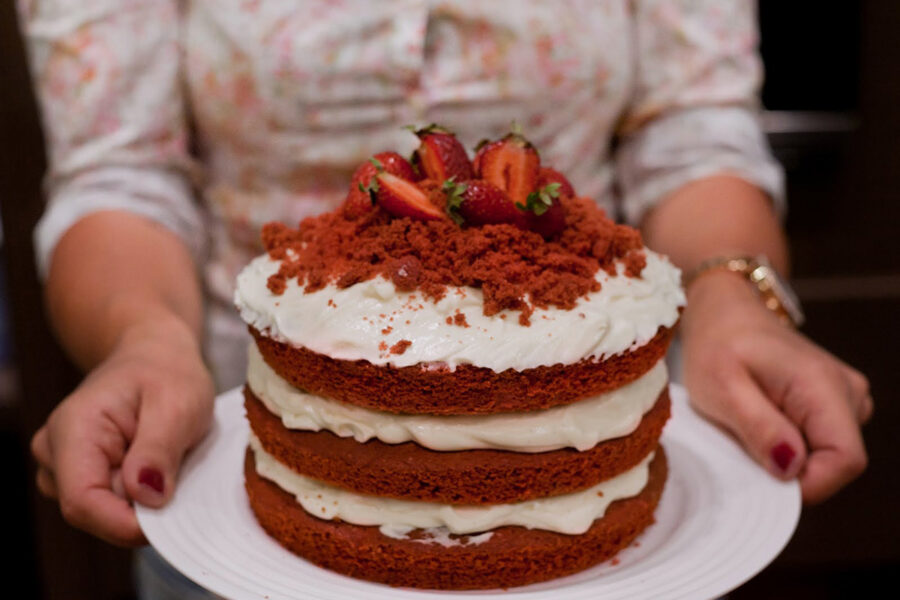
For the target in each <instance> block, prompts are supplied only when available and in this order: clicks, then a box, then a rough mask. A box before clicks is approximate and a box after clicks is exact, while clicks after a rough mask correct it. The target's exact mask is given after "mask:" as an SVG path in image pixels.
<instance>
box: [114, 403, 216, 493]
mask: <svg viewBox="0 0 900 600" xmlns="http://www.w3.org/2000/svg"><path fill="white" fill-rule="evenodd" d="M211 407H212V403H211V400H207V399H205V398H202V399H197V398H192V397H185V396H181V395H177V394H175V393H172V392H169V391H167V390H165V391H163V390H151V391H148V392H146V396H145V397H144V398H142V399H141V407H140V413H139V415H138V423H137V431H136V433H135V437H134V440H133V441H132V444H131V446H130V447H129V449H128V452H127V453H126V455H125V460H124V461H123V463H122V477H123V481H124V484H125V490H126V491H127V492H128V495H129V496H130V497H131V498H132V499H133V500H135V501H136V502H140V503H141V504H144V505H146V506H152V507H160V506H163V505H165V504H166V502H168V501H169V498H171V497H172V493H173V492H174V489H175V480H176V477H177V475H178V467H179V466H180V465H181V460H182V458H183V456H184V453H185V452H186V451H187V450H188V449H189V448H191V447H192V446H193V445H194V444H196V443H197V442H198V441H199V440H200V438H201V437H202V436H203V434H204V433H205V432H206V429H207V427H208V425H209V421H210V415H211Z"/></svg>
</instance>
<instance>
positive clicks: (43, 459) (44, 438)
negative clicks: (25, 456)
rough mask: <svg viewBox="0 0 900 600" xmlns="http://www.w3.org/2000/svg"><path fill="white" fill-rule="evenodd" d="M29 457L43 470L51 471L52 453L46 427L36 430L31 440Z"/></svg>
mask: <svg viewBox="0 0 900 600" xmlns="http://www.w3.org/2000/svg"><path fill="white" fill-rule="evenodd" d="M31 455H32V456H34V459H35V460H36V461H37V462H38V464H39V465H41V466H42V467H44V468H45V469H52V467H53V452H52V451H51V449H50V437H49V436H48V435H47V428H46V427H41V428H40V429H38V431H37V433H35V434H34V437H32V438H31Z"/></svg>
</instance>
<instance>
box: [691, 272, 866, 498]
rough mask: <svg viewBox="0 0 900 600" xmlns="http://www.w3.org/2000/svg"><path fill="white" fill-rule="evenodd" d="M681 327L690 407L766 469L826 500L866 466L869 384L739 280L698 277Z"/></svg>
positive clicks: (720, 275) (724, 275)
mask: <svg viewBox="0 0 900 600" xmlns="http://www.w3.org/2000/svg"><path fill="white" fill-rule="evenodd" d="M682 333H683V351H684V377H685V383H686V385H687V388H688V390H689V391H690V395H691V401H692V403H693V405H694V407H695V408H696V409H697V410H698V411H700V412H701V413H703V414H704V415H706V416H707V417H708V418H710V419H711V420H712V421H714V422H716V423H718V424H720V425H721V426H723V427H724V428H725V429H727V430H729V431H731V432H732V433H733V434H734V435H735V436H736V437H737V438H738V439H739V440H740V441H741V442H742V443H743V445H744V447H745V448H746V449H747V451H748V452H749V453H750V455H751V456H752V457H753V458H754V459H755V460H756V461H758V462H759V463H760V464H761V465H763V466H764V467H765V468H766V469H767V470H769V471H770V472H771V473H773V474H774V475H776V476H778V477H780V478H782V479H792V478H795V477H797V478H799V480H800V486H801V489H802V492H803V499H804V501H805V502H819V501H822V500H824V499H826V498H828V497H829V496H831V495H832V494H834V493H835V492H837V491H838V490H839V489H840V488H841V487H843V486H844V485H845V484H847V483H848V482H850V481H851V480H853V479H854V478H856V477H857V476H858V475H859V474H860V473H862V472H863V470H864V469H865V468H866V462H867V458H866V450H865V447H864V445H863V440H862V436H861V434H860V425H861V424H862V423H865V422H866V421H867V420H868V419H869V417H870V416H871V415H872V408H873V406H872V398H871V396H870V395H869V384H868V381H867V380H866V378H865V377H864V376H863V375H862V374H861V373H859V371H856V370H855V369H853V368H852V367H850V366H848V365H846V364H844V363H843V362H841V361H840V360H838V359H837V358H835V357H834V356H832V355H831V354H829V353H828V352H826V351H825V350H823V349H822V348H819V347H818V346H816V345H815V344H813V343H812V342H810V341H809V340H808V339H806V338H805V337H803V336H802V335H800V334H799V333H797V332H796V331H794V330H793V329H790V328H789V327H786V326H784V325H783V324H782V323H781V322H780V321H779V320H778V319H777V318H776V317H775V316H774V315H773V314H772V313H770V312H769V311H768V310H767V309H766V308H765V307H764V306H763V304H762V303H761V302H760V301H759V299H758V298H756V297H755V294H754V292H753V290H752V288H751V287H750V286H749V285H748V284H747V282H746V281H744V280H742V278H741V277H739V276H737V275H735V274H734V273H729V272H726V271H715V272H709V273H707V274H705V275H703V276H701V277H700V278H699V279H697V280H696V281H695V282H694V283H693V284H692V286H691V287H690V289H689V290H688V308H687V309H686V311H685V313H684V318H683V320H682Z"/></svg>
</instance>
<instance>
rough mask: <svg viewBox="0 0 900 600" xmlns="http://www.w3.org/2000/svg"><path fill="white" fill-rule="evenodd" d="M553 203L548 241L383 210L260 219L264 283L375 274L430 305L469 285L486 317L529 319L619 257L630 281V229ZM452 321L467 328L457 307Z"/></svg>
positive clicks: (633, 239) (309, 283)
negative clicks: (270, 263)
mask: <svg viewBox="0 0 900 600" xmlns="http://www.w3.org/2000/svg"><path fill="white" fill-rule="evenodd" d="M561 201H562V202H564V204H565V209H566V227H565V229H564V230H563V231H562V233H561V234H560V235H559V236H558V237H557V238H555V239H552V240H545V239H544V238H542V237H541V236H540V235H539V234H537V233H535V232H533V231H527V230H523V229H520V228H518V227H516V226H514V225H511V224H498V225H485V226H482V227H471V228H460V227H458V226H456V225H455V224H454V223H453V222H452V221H449V220H434V221H415V220H413V219H409V218H396V217H392V216H391V215H389V214H387V213H386V212H384V211H382V210H372V211H369V212H368V213H365V214H363V215H354V214H350V213H348V212H347V211H343V210H338V211H335V212H331V213H326V214H323V215H320V216H317V217H311V218H307V219H304V220H303V221H302V222H301V223H300V226H299V227H298V228H297V229H293V228H290V227H288V226H286V225H283V224H281V223H269V224H267V225H266V226H265V227H264V228H263V231H262V240H263V244H264V246H265V248H266V250H267V251H268V253H269V256H270V257H271V258H273V259H275V260H280V261H281V265H280V268H279V270H278V272H277V273H275V274H273V275H272V276H271V277H269V280H268V288H269V290H270V291H271V292H272V293H273V294H276V295H279V294H282V293H283V292H284V290H285V289H286V286H287V282H288V281H289V280H291V279H293V278H296V279H297V280H298V282H299V283H300V284H301V285H302V286H303V288H304V291H305V292H307V293H311V292H315V291H318V290H321V289H323V288H324V287H325V286H327V285H329V284H334V285H336V286H337V287H338V288H347V287H350V286H352V285H354V284H356V283H359V282H361V281H367V280H370V279H372V278H374V277H376V276H382V277H384V278H386V279H388V280H389V281H392V282H393V283H394V286H395V287H396V288H397V289H399V290H401V291H406V292H411V291H413V290H420V291H421V292H422V294H423V295H424V296H425V297H426V298H427V299H429V300H432V301H438V300H440V299H441V298H443V297H444V295H445V294H446V292H447V288H448V287H449V286H454V287H473V288H480V289H481V291H482V293H483V296H484V308H483V310H484V314H485V315H487V316H490V315H493V314H496V313H499V312H501V311H503V310H513V311H518V312H519V313H520V314H519V321H520V323H522V324H523V325H528V324H529V322H530V317H531V314H532V313H533V312H534V309H535V308H548V307H550V306H554V307H557V308H561V309H564V310H568V309H572V308H573V307H574V306H575V304H576V302H577V300H578V299H579V298H581V297H583V296H585V295H586V294H588V293H590V292H595V291H598V290H599V289H600V283H599V282H598V281H597V280H596V278H595V276H596V273H597V271H598V270H600V269H603V270H604V271H606V272H607V273H609V274H615V273H616V264H617V263H618V262H621V263H622V264H623V265H624V272H625V274H626V275H627V276H629V277H639V276H640V274H641V271H642V270H643V268H644V266H645V265H646V257H645V255H644V252H643V242H642V240H641V235H640V233H639V232H638V231H636V230H635V229H632V228H631V227H628V226H625V225H617V224H616V223H614V222H613V221H612V220H610V219H609V218H607V217H606V215H605V213H604V212H603V211H602V210H601V209H600V208H598V207H597V205H596V204H595V203H594V202H593V201H592V200H590V199H588V198H571V199H570V198H565V199H562V200H561ZM453 319H454V324H456V325H460V326H466V325H467V323H465V316H464V315H462V314H461V313H460V314H458V315H456V316H454V318H453ZM395 346H398V345H395ZM407 346H408V344H407ZM405 349H406V346H403V347H402V348H398V352H396V353H397V354H399V353H402V352H403V351H405ZM391 351H392V352H394V350H393V348H392V350H391Z"/></svg>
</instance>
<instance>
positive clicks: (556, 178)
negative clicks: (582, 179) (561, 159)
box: [537, 167, 575, 198]
mask: <svg viewBox="0 0 900 600" xmlns="http://www.w3.org/2000/svg"><path fill="white" fill-rule="evenodd" d="M551 183H558V184H559V197H560V198H574V197H575V188H573V187H572V184H571V183H570V182H569V180H568V179H567V178H566V176H565V175H563V174H562V173H560V172H559V171H557V170H556V169H552V168H550V167H541V171H540V173H539V174H538V182H537V187H538V189H540V188H544V187H546V186H547V185H548V184H551Z"/></svg>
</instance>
